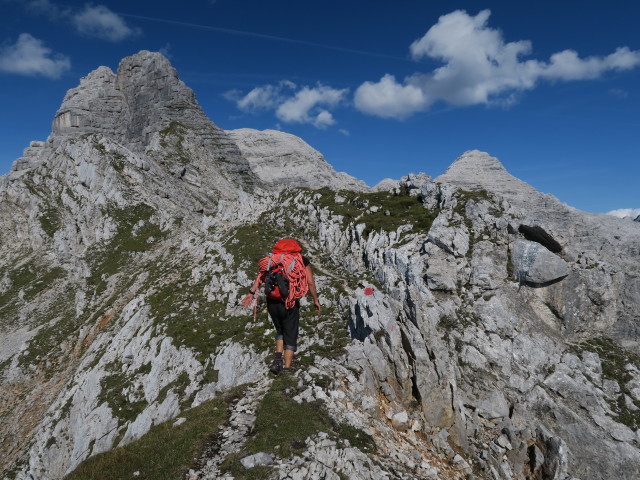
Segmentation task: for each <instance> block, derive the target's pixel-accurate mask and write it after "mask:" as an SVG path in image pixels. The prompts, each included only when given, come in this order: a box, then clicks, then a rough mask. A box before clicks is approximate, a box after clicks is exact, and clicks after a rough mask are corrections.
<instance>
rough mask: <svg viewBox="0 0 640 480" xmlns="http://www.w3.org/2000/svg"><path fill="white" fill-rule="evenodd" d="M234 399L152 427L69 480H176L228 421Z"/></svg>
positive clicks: (100, 456)
mask: <svg viewBox="0 0 640 480" xmlns="http://www.w3.org/2000/svg"><path fill="white" fill-rule="evenodd" d="M236 394H238V392H236ZM232 398H233V396H232V395H227V396H225V397H223V398H215V399H213V400H209V401H207V402H204V403H203V404H201V405H199V406H197V407H195V408H192V409H190V410H186V411H184V412H182V414H181V417H183V418H185V422H184V423H182V424H181V425H178V426H174V423H175V420H170V421H168V422H164V423H161V424H159V425H156V426H153V427H151V429H150V430H149V432H148V433H147V434H145V435H144V436H142V437H141V438H139V439H138V440H136V441H134V442H132V443H130V444H128V445H125V446H123V447H118V448H115V449H113V450H110V451H108V452H104V453H101V454H98V455H96V456H94V457H91V458H89V459H87V460H85V461H84V462H82V463H81V464H80V465H79V466H78V467H77V468H76V469H75V470H74V471H73V472H71V473H70V474H69V475H67V476H66V477H65V480H125V479H126V480H129V479H131V478H136V479H140V480H176V479H178V478H182V475H183V474H184V473H185V472H186V471H187V470H188V468H189V467H190V466H191V465H192V463H193V459H194V458H195V457H197V456H198V454H199V453H200V451H201V449H202V447H203V445H204V443H205V441H206V440H207V438H208V436H209V435H211V434H212V432H215V431H216V430H217V429H218V427H219V426H220V425H222V424H223V423H224V422H225V421H226V419H227V402H229V401H231V399H232Z"/></svg>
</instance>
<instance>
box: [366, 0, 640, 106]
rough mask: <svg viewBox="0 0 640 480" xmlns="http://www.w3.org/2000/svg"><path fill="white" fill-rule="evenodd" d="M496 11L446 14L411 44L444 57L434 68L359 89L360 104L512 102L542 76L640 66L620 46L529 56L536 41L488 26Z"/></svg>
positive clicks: (415, 52) (416, 51)
mask: <svg viewBox="0 0 640 480" xmlns="http://www.w3.org/2000/svg"><path fill="white" fill-rule="evenodd" d="M490 14H491V12H490V11H489V10H483V11H481V12H480V13H478V14H477V15H476V16H470V15H468V14H467V13H466V12H465V11H463V10H456V11H454V12H452V13H449V14H447V15H443V16H442V17H440V18H439V19H438V22H437V23H436V24H435V25H433V26H432V27H431V28H430V29H429V30H428V31H427V33H426V34H425V35H424V36H423V37H422V38H419V39H418V40H416V41H415V42H413V43H412V44H411V46H410V47H409V50H410V53H411V56H412V58H413V59H414V60H416V61H418V60H421V59H424V58H428V59H433V60H438V61H441V62H443V65H442V66H441V67H439V68H436V69H435V70H433V71H431V72H429V73H415V74H413V75H411V76H409V77H407V78H405V79H404V81H403V82H398V81H396V80H395V78H394V77H393V76H392V75H388V74H387V75H385V76H383V77H382V78H381V80H380V81H378V82H375V83H374V82H365V83H363V84H362V85H361V86H360V87H359V88H358V89H357V90H356V107H357V108H359V109H360V110H361V111H363V112H364V113H369V114H373V115H378V116H381V117H394V118H404V117H406V116H408V115H410V114H412V113H415V112H418V111H424V110H427V109H429V107H430V106H431V105H432V104H433V103H434V102H436V101H438V100H440V101H445V102H447V103H450V104H453V105H474V104H483V103H484V104H494V103H495V104H501V105H509V104H511V103H513V102H514V101H515V98H516V97H517V94H518V93H519V92H522V91H526V90H531V89H533V88H535V86H536V85H537V84H538V82H540V81H541V80H547V81H571V80H589V79H594V78H598V77H600V76H602V75H603V74H604V73H606V72H608V71H620V70H628V69H632V68H635V67H637V66H640V51H632V50H630V49H629V48H627V47H621V48H618V49H617V50H616V51H615V52H614V53H612V54H610V55H607V56H605V57H588V58H580V57H579V55H578V54H577V53H576V52H575V51H573V50H564V51H562V52H558V53H555V54H553V55H552V56H551V57H550V59H549V61H548V62H544V61H539V60H523V59H522V57H524V56H526V55H529V54H530V53H531V42H530V41H528V40H520V41H516V42H505V41H504V39H503V36H502V32H500V31H499V30H496V29H493V28H490V27H488V26H487V22H488V19H489V16H490Z"/></svg>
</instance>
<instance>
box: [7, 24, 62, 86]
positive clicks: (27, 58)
mask: <svg viewBox="0 0 640 480" xmlns="http://www.w3.org/2000/svg"><path fill="white" fill-rule="evenodd" d="M69 68H71V62H70V60H69V58H68V57H66V56H64V55H60V54H56V53H53V52H52V50H51V49H50V48H48V47H45V45H44V44H43V43H42V41H41V40H38V39H37V38H35V37H33V36H31V35H29V34H28V33H22V34H20V36H19V37H18V40H17V41H16V43H15V44H8V45H5V46H3V47H0V71H1V72H6V73H16V74H19V75H29V76H39V75H41V76H43V77H48V78H59V77H60V76H61V75H62V74H63V73H64V72H65V71H67V70H69Z"/></svg>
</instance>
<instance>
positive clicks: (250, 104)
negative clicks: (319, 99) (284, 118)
mask: <svg viewBox="0 0 640 480" xmlns="http://www.w3.org/2000/svg"><path fill="white" fill-rule="evenodd" d="M295 88H296V84H295V83H293V82H290V81H288V80H284V81H281V82H280V83H278V84H277V85H264V86H262V87H256V88H254V89H253V90H251V91H250V92H249V93H247V94H246V95H245V96H243V97H241V98H238V99H237V100H236V105H237V106H238V108H239V109H240V110H242V111H243V112H248V113H256V112H259V111H264V110H272V109H275V108H277V106H278V105H280V104H281V103H283V102H285V101H286V99H287V93H288V92H287V91H289V90H293V89H295ZM231 92H233V91H230V92H228V93H229V95H231ZM236 92H239V91H238V90H236Z"/></svg>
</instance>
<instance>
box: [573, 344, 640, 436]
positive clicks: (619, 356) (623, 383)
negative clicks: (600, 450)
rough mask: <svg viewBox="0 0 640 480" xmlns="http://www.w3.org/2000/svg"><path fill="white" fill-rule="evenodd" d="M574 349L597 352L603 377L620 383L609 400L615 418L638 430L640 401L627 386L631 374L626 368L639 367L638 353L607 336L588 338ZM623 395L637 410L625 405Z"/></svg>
mask: <svg viewBox="0 0 640 480" xmlns="http://www.w3.org/2000/svg"><path fill="white" fill-rule="evenodd" d="M574 350H575V351H576V353H580V352H581V351H585V350H586V351H588V352H593V353H597V354H598V356H599V357H600V363H601V365H602V376H603V377H604V379H606V380H613V381H615V382H617V383H618V385H620V394H619V395H618V397H617V398H616V399H615V400H613V401H609V406H610V407H611V410H613V411H614V412H615V413H616V414H617V418H616V420H617V421H618V422H620V423H622V424H624V425H626V426H627V427H629V428H631V429H632V430H634V431H636V430H638V429H639V428H640V402H638V401H637V400H634V399H633V396H632V395H631V392H630V391H629V387H628V386H627V384H628V383H629V382H630V381H631V380H632V379H633V376H632V375H631V373H629V371H628V370H627V369H626V366H627V365H628V364H631V365H633V366H635V367H636V368H638V369H640V355H638V354H635V353H633V352H629V351H627V350H625V349H624V348H622V347H620V346H619V345H618V344H616V343H615V342H614V341H613V340H611V339H609V338H594V339H591V340H588V341H586V342H583V343H581V344H580V345H578V347H577V348H576V349H574ZM625 395H626V396H627V397H628V398H630V399H631V401H632V403H633V404H634V405H635V407H636V408H638V410H632V409H630V408H629V406H627V403H626V402H625Z"/></svg>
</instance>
